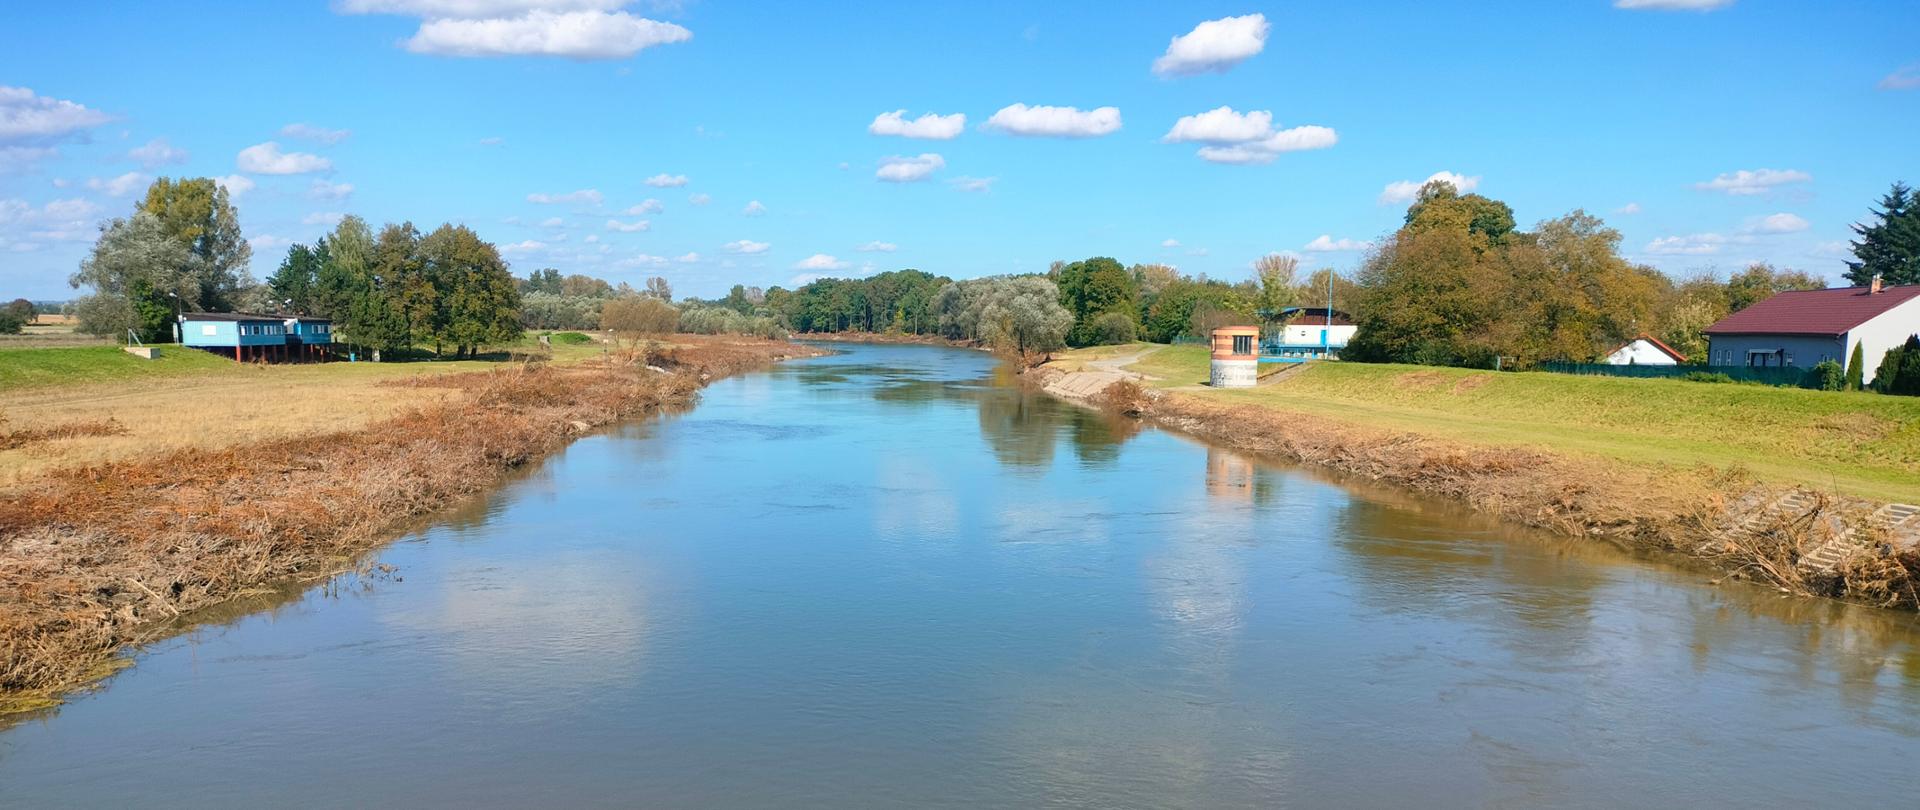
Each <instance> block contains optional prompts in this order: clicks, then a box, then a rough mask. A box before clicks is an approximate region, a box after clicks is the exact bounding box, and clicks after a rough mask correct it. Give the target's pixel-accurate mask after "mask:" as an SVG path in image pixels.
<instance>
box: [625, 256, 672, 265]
mask: <svg viewBox="0 0 1920 810" xmlns="http://www.w3.org/2000/svg"><path fill="white" fill-rule="evenodd" d="M666 263H667V257H665V256H654V255H651V254H647V253H635V254H633V255H632V256H629V257H627V258H625V259H621V260H620V261H619V262H617V264H618V265H619V266H621V267H659V266H660V265H663V264H666Z"/></svg>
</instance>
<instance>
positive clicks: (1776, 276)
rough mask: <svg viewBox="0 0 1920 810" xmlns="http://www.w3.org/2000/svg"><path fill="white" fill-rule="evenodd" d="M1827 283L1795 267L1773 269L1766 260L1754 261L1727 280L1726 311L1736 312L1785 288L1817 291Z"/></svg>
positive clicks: (1783, 290) (1785, 289) (1784, 290)
mask: <svg viewBox="0 0 1920 810" xmlns="http://www.w3.org/2000/svg"><path fill="white" fill-rule="evenodd" d="M1825 286H1827V284H1826V282H1824V281H1821V280H1820V279H1818V278H1815V277H1813V276H1811V275H1808V274H1807V273H1803V272H1800V271H1798V270H1776V269H1774V267H1773V265H1770V264H1767V263H1766V262H1755V263H1753V264H1750V265H1747V269H1745V270H1742V271H1740V272H1739V273H1736V274H1734V275H1733V276H1732V277H1731V278H1729V279H1727V311H1728V312H1739V311H1740V310H1743V309H1746V308H1747V307H1750V306H1753V305H1754V304H1758V303H1760V302H1761V301H1765V300H1767V299H1768V298H1772V297H1773V296H1774V295H1775V294H1776V293H1782V292H1786V291H1788V290H1818V289H1821V288H1823V287H1825Z"/></svg>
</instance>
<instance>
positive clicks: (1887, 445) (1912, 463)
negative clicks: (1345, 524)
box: [1129, 346, 1920, 503]
mask: <svg viewBox="0 0 1920 810" xmlns="http://www.w3.org/2000/svg"><path fill="white" fill-rule="evenodd" d="M1146 348H1147V351H1148V352H1149V353H1148V354H1147V355H1146V356H1144V357H1143V358H1141V360H1140V361H1139V362H1136V363H1134V364H1133V365H1132V366H1130V367H1129V368H1130V370H1133V371H1137V372H1140V373H1143V374H1147V375H1151V376H1153V377H1156V378H1158V379H1157V380H1155V382H1154V384H1155V385H1157V386H1160V387H1168V388H1171V387H1180V386H1191V385H1194V384H1196V383H1202V382H1205V380H1206V378H1207V349H1206V347H1204V346H1171V347H1165V348H1158V349H1154V348H1150V347H1146ZM1190 393H1193V394H1194V395H1196V396H1203V397H1209V398H1215V399H1219V400H1221V401H1228V402H1245V403H1248V404H1252V405H1260V406H1264V407H1270V408H1275V409H1279V410H1286V411H1294V412H1300V413H1308V414H1313V415H1316V416H1322V417H1328V418H1332V419H1338V420H1343V421H1348V422H1354V423H1359V424H1365V425H1374V426H1379V427H1385V428H1392V429H1398V430H1407V431H1412V432H1416V433H1422V434H1428V435H1434V436H1439V437H1444V438H1451V439H1457V440H1461V441H1467V442H1472V443H1480V444H1497V445H1518V446H1528V447H1537V448H1542V449H1547V450H1555V451H1564V452H1572V453H1579V454H1586V455H1594V456H1601V457H1606V458H1611V459H1616V460H1620V461H1626V462H1630V463H1635V464H1646V465H1657V466H1682V467H1691V466H1695V465H1702V464H1704V465H1709V466H1713V467H1717V468H1727V467H1735V466H1737V467H1740V468H1744V469H1745V470H1747V471H1748V472H1750V473H1752V474H1753V475H1756V476H1758V477H1761V478H1765V479H1770V480H1776V481H1783V482H1791V483H1802V484H1806V485H1809V486H1813V487H1817V488H1821V489H1828V490H1833V491H1838V492H1843V493H1848V494H1853V495H1859V496H1862V497H1868V498H1873V499H1876V500H1886V501H1901V502H1907V503H1913V502H1916V501H1920V398H1911V397H1890V396H1882V395H1879V394H1871V393H1859V392H1823V391H1807V390H1802V389H1797V388H1771V387H1765V386H1754V385H1726V384H1718V385H1716V384H1707V383H1694V382H1685V381H1681V380H1661V379H1628V378H1620V377H1587V376H1572V375H1564V374H1549V373H1545V372H1526V373H1501V372H1492V371H1474V370H1469V369H1453V368H1432V367H1426V366H1405V365H1375V364H1366V363H1315V364H1313V365H1311V366H1310V367H1308V368H1306V369H1302V370H1301V371H1300V372H1299V373H1297V374H1294V375H1291V376H1290V377H1288V378H1286V379H1283V380H1281V381H1279V382H1276V383H1274V384H1272V385H1267V386H1262V387H1259V388H1252V389H1238V390H1212V389H1204V388H1203V389H1199V390H1194V391H1191V392H1190Z"/></svg>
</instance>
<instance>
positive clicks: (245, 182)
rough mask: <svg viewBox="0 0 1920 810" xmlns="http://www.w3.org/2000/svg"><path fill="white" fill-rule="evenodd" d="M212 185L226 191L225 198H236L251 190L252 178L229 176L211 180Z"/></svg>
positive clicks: (239, 175)
mask: <svg viewBox="0 0 1920 810" xmlns="http://www.w3.org/2000/svg"><path fill="white" fill-rule="evenodd" d="M213 182H214V184H216V185H218V186H220V187H221V188H224V189H226V190H227V196H229V197H238V196H240V195H242V194H245V193H247V192H249V191H252V190H253V185H254V184H253V178H251V177H248V176H246V175H244V174H229V175H227V176H225V177H215V178H213Z"/></svg>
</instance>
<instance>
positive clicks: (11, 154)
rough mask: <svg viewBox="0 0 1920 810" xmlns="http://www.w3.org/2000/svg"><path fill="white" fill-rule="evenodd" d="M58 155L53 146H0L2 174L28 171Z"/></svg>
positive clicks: (0, 172)
mask: <svg viewBox="0 0 1920 810" xmlns="http://www.w3.org/2000/svg"><path fill="white" fill-rule="evenodd" d="M56 154H58V151H57V150H55V149H54V148H53V147H51V146H6V145H0V174H6V173H9V172H21V171H26V170H28V169H31V168H33V167H34V166H35V165H37V164H38V163H39V162H40V161H42V160H46V159H47V158H50V157H53V156H54V155H56Z"/></svg>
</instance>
